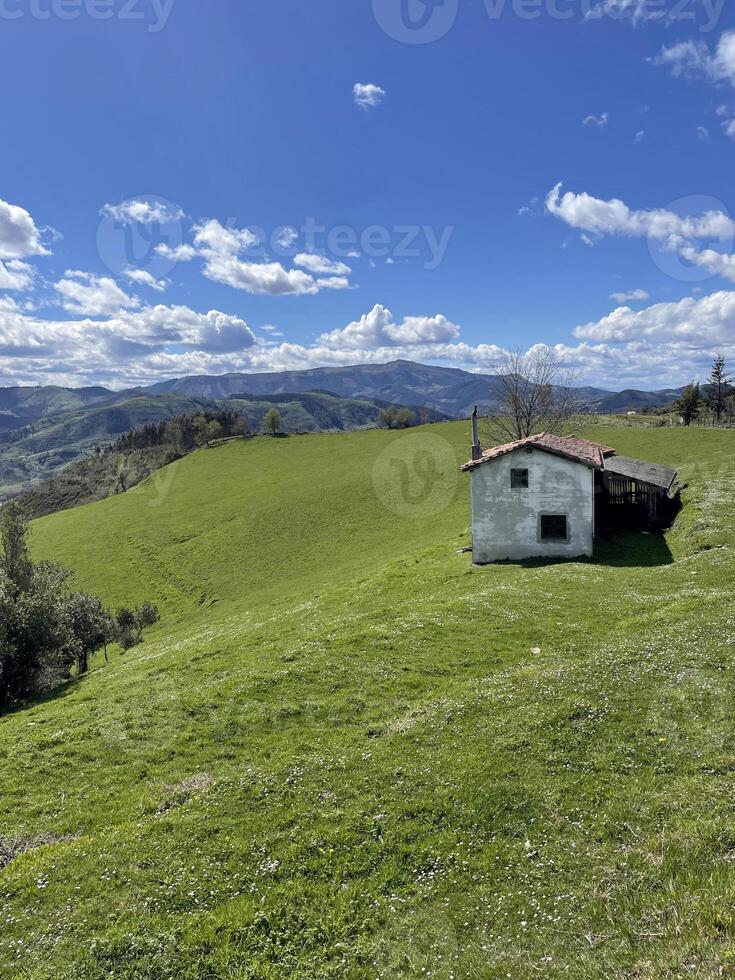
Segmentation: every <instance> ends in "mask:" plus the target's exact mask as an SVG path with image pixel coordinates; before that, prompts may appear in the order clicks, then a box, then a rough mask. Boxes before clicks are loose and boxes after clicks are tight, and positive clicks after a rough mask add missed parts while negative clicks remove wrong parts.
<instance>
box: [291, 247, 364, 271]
mask: <svg viewBox="0 0 735 980" xmlns="http://www.w3.org/2000/svg"><path fill="white" fill-rule="evenodd" d="M293 263H294V265H300V266H301V267H302V268H303V269H308V270H309V272H313V273H315V274H317V275H325V276H349V275H350V273H351V272H352V269H351V268H350V267H349V266H348V265H345V263H344V262H332V260H331V259H327V258H325V257H324V256H323V255H313V254H312V253H310V252H300V253H299V254H298V255H295V256H294V260H293Z"/></svg>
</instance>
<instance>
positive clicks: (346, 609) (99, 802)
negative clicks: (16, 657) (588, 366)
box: [0, 423, 735, 980]
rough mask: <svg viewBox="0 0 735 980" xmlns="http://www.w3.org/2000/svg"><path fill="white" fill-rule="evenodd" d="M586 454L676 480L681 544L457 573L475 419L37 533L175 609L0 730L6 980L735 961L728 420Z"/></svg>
mask: <svg viewBox="0 0 735 980" xmlns="http://www.w3.org/2000/svg"><path fill="white" fill-rule="evenodd" d="M587 434H588V435H590V436H591V437H593V438H594V437H597V438H602V437H603V436H604V440H605V441H606V442H608V443H612V444H613V445H615V446H616V448H617V449H618V451H619V452H621V453H624V454H627V455H633V456H637V457H643V458H647V459H650V460H652V461H658V462H665V463H670V464H673V465H677V466H679V467H680V468H681V476H682V479H683V480H684V481H685V482H687V483H688V489H687V490H686V491H685V495H684V504H685V506H684V510H683V512H682V514H681V515H680V517H679V518H678V520H677V523H676V525H675V527H674V528H673V529H672V530H671V531H669V532H668V533H667V534H666V535H665V536H649V535H635V534H629V535H623V536H620V537H615V538H613V539H609V540H606V541H602V542H600V545H599V548H598V552H597V556H596V558H595V559H594V560H593V561H590V562H583V563H575V562H571V563H557V564H543V563H536V564H534V563H529V564H526V565H498V566H492V567H489V568H485V569H474V568H472V566H471V565H470V563H469V558H468V556H467V555H465V554H461V553H459V551H458V549H460V548H461V547H462V546H464V545H466V544H467V541H468V538H467V527H468V523H469V506H468V488H467V485H466V483H465V482H464V478H463V477H462V476H461V474H459V473H458V472H457V464H458V463H459V462H461V461H464V458H465V454H466V451H467V432H466V425H464V424H462V423H448V424H444V425H438V426H431V427H430V428H427V429H418V430H411V431H409V432H405V433H391V432H385V431H368V432H359V433H348V434H339V435H316V436H313V437H309V438H304V439H290V440H251V441H249V442H235V443H230V444H228V445H224V446H221V447H217V448H211V449H206V450H201V451H199V452H197V453H194V454H193V455H191V456H188V457H186V458H184V459H182V460H179V461H178V462H176V463H174V464H173V465H172V466H170V467H168V468H167V469H166V470H163V471H161V472H160V473H158V474H155V476H154V477H153V478H152V479H151V480H149V481H148V482H147V483H145V484H142V485H141V486H140V487H138V488H136V489H135V490H134V491H133V492H130V493H127V494H123V495H121V496H117V497H114V498H110V499H108V500H106V501H102V502H99V503H95V504H91V505H89V506H86V507H82V508H79V509H76V510H70V511H66V512H64V513H61V514H56V515H53V516H51V517H48V518H44V519H43V520H41V521H38V522H37V523H36V524H35V525H34V528H33V536H32V538H33V547H34V551H35V553H36V555H37V556H38V557H46V558H53V559H56V560H61V561H63V562H65V563H67V564H69V565H72V566H73V567H75V568H76V569H77V572H78V581H79V584H80V586H83V587H85V588H89V589H92V590H94V591H97V592H98V593H99V594H101V595H102V596H103V597H104V599H105V601H106V602H109V603H110V604H113V605H114V604H117V603H121V602H137V601H141V600H143V599H153V600H154V601H157V602H158V603H159V604H160V606H161V608H162V612H163V621H162V622H161V624H160V625H159V626H158V627H157V628H156V629H155V630H154V631H153V632H152V634H151V638H150V640H149V641H147V642H146V643H145V644H144V645H143V646H142V647H140V648H138V649H136V650H135V651H134V652H132V653H130V654H128V655H126V656H122V655H120V654H119V653H113V654H112V660H111V663H110V664H109V665H105V664H104V663H103V662H99V661H98V664H97V669H95V670H94V671H93V672H92V673H91V674H90V675H88V676H87V677H85V678H84V679H83V680H82V681H80V682H78V683H74V684H71V685H70V686H69V687H68V688H66V689H64V690H62V691H60V692H58V694H57V696H55V697H53V698H50V699H48V700H47V701H45V702H41V703H38V704H36V705H34V706H30V707H28V708H26V709H25V710H22V711H18V712H16V713H15V714H13V715H10V716H7V717H4V718H0V782H1V784H2V786H3V794H2V796H1V797H0V844H2V843H3V841H5V842H6V843H7V842H10V843H9V844H8V846H7V847H6V853H8V854H17V855H18V856H16V857H15V858H14V859H13V860H8V861H7V862H6V866H5V867H4V868H2V870H0V894H2V896H3V928H2V930H1V931H0V974H2V975H3V976H7V977H9V978H16V977H17V978H23V980H51V978H53V980H67V978H68V980H71V978H74V980H102V978H109V977H115V978H121V980H133V978H135V980H173V978H177V980H201V978H203V977H208V978H212V980H220V978H222V980H224V978H234V977H243V978H245V977H248V978H285V977H299V978H344V977H350V978H352V977H354V978H374V977H385V978H394V977H409V978H411V977H426V976H433V977H438V978H442V980H450V978H454V980H460V978H462V980H464V978H467V980H469V978H473V980H474V978H477V977H488V978H490V977H505V976H507V975H510V976H512V977H519V978H520V977H531V976H543V977H545V978H546V977H548V978H556V977H559V978H561V977H565V978H574V980H583V978H584V980H589V978H599V980H603V978H605V980H609V978H616V977H617V978H621V980H622V978H624V977H634V976H635V977H646V978H659V977H660V978H664V977H666V978H673V977H675V976H683V975H687V976H689V975H695V976H702V977H715V976H720V975H727V973H728V971H729V970H730V969H731V964H732V962H733V961H734V958H735V917H734V916H733V912H732V909H733V908H735V903H734V901H733V899H734V898H735V884H734V883H733V876H732V873H731V868H730V865H731V854H732V794H733V789H734V788H735V787H734V785H733V775H732V773H733V764H734V759H735V749H734V748H733V741H732V729H733V721H734V718H733V715H734V709H733V704H734V703H735V700H734V699H733V687H734V686H735V657H734V653H733V651H734V650H735V638H734V637H733V624H734V623H735V600H734V599H733V589H732V582H733V575H734V573H735V558H734V557H733V556H734V554H735V552H734V551H733V549H734V547H735V532H733V529H732V521H731V514H732V507H733V502H734V501H733V492H734V491H733V486H735V480H733V476H734V475H735V474H734V473H733V466H734V463H733V460H734V459H735V455H734V454H733V449H734V448H735V447H734V445H733V438H734V436H733V433H731V432H727V431H709V430H697V431H690V430H684V429H678V430H643V429H610V428H606V429H604V430H603V431H601V432H600V431H595V430H592V431H590V432H588V433H587ZM427 457H429V458H431V459H432V460H433V465H432V466H431V467H428V468H427V466H425V465H424V463H425V460H426V458H427ZM100 661H101V658H100ZM11 845H12V846H11ZM2 853H3V851H2V847H0V854H2Z"/></svg>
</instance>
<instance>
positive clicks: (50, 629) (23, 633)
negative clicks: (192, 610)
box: [0, 505, 158, 714]
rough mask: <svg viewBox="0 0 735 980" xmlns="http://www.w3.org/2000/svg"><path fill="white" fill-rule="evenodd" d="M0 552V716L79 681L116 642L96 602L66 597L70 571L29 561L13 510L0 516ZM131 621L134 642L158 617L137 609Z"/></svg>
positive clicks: (148, 608) (24, 532)
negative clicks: (95, 656)
mask: <svg viewBox="0 0 735 980" xmlns="http://www.w3.org/2000/svg"><path fill="white" fill-rule="evenodd" d="M0 544H2V553H1V554H0V714H2V713H3V712H6V711H9V710H10V709H11V708H13V707H14V706H15V705H16V704H18V703H19V702H22V701H24V700H26V699H28V698H30V697H33V696H35V695H38V694H41V693H43V692H45V691H49V690H51V689H53V688H54V687H56V686H58V685H59V684H62V683H63V682H64V681H67V680H68V679H69V678H70V677H71V676H72V674H73V673H74V672H76V674H77V675H81V674H83V673H85V672H86V671H87V669H88V667H89V657H90V655H91V654H93V653H94V652H95V651H96V650H99V649H100V648H101V647H103V646H104V645H105V644H106V643H107V642H109V641H111V640H112V639H116V638H117V625H116V623H114V622H113V620H112V618H111V617H110V616H109V615H108V614H107V613H106V612H105V610H104V608H103V607H102V603H101V602H100V600H99V599H97V598H95V597H94V596H90V595H87V594H85V593H83V592H71V591H70V590H69V588H68V583H69V581H70V579H71V578H72V574H73V573H72V572H71V571H69V570H68V569H65V568H62V567H60V566H59V565H55V564H53V563H52V562H45V561H44V562H38V563H36V562H34V561H32V559H31V556H30V552H29V550H28V524H27V522H26V520H25V519H24V516H23V514H22V513H21V511H20V510H19V508H18V507H17V506H15V505H8V506H6V507H4V508H3V509H2V511H0ZM134 617H135V635H137V636H138V637H140V634H141V632H142V630H143V628H144V627H145V626H147V625H150V624H151V623H153V622H155V621H156V620H157V619H158V610H157V609H156V608H155V606H152V605H151V604H150V603H144V604H143V606H141V607H140V609H139V610H136V611H135V614H134ZM138 642H139V640H138Z"/></svg>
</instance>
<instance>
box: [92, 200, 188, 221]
mask: <svg viewBox="0 0 735 980" xmlns="http://www.w3.org/2000/svg"><path fill="white" fill-rule="evenodd" d="M100 214H103V215H105V216H106V217H108V218H112V220H113V221H116V222H117V223H118V224H122V225H133V224H141V225H151V224H159V225H164V224H168V223H169V222H171V221H179V220H180V219H181V218H183V217H184V212H183V211H182V210H181V208H180V207H179V206H178V204H172V203H171V202H170V201H162V200H160V199H157V198H151V199H146V198H130V200H127V201H122V202H120V203H119V204H105V205H104V207H103V208H102V210H101V212H100Z"/></svg>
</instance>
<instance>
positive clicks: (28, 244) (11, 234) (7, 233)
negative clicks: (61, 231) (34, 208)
mask: <svg viewBox="0 0 735 980" xmlns="http://www.w3.org/2000/svg"><path fill="white" fill-rule="evenodd" d="M49 254H50V252H49V251H48V249H47V248H46V247H45V246H44V244H43V242H42V241H41V232H40V230H39V229H38V228H37V227H36V223H35V221H34V220H33V218H32V217H31V216H30V214H29V213H28V212H27V211H26V210H25V208H21V207H19V206H18V205H17V204H8V202H7V201H2V200H0V259H26V258H29V257H30V256H32V255H49Z"/></svg>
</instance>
